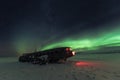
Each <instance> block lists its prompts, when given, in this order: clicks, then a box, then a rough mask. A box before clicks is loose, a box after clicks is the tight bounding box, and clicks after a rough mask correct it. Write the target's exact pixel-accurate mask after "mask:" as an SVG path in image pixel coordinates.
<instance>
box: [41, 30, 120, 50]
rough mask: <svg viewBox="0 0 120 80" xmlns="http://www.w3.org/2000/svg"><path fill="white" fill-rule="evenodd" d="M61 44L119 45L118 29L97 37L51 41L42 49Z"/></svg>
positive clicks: (72, 45)
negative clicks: (51, 42)
mask: <svg viewBox="0 0 120 80" xmlns="http://www.w3.org/2000/svg"><path fill="white" fill-rule="evenodd" d="M63 46H70V47H71V48H72V49H78V48H79V49H82V48H88V49H96V48H99V46H120V31H119V29H118V32H111V33H108V34H104V35H103V36H101V37H99V38H94V39H83V40H82V39H74V38H71V39H70V38H68V39H65V40H63V41H61V42H57V43H53V44H51V45H47V46H46V47H45V48H43V50H44V49H50V48H54V47H63Z"/></svg>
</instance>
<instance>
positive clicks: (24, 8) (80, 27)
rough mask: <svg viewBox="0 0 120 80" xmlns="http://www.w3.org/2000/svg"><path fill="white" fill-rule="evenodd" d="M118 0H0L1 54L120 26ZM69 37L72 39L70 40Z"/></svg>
mask: <svg viewBox="0 0 120 80" xmlns="http://www.w3.org/2000/svg"><path fill="white" fill-rule="evenodd" d="M119 25H120V0H1V1H0V56H15V55H17V54H21V53H24V52H32V51H34V50H35V48H39V50H41V49H42V48H44V47H46V46H48V45H50V44H56V43H58V42H61V41H62V42H64V40H66V39H72V40H78V39H84V38H87V39H96V38H99V37H101V36H103V35H105V34H106V35H109V33H112V32H113V33H114V32H116V34H117V35H119V32H120V31H119V30H120V26H119ZM70 41H71V40H70Z"/></svg>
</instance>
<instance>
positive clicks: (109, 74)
mask: <svg viewBox="0 0 120 80" xmlns="http://www.w3.org/2000/svg"><path fill="white" fill-rule="evenodd" d="M119 61H120V54H89V55H76V56H74V57H72V58H70V59H69V60H68V61H67V62H66V63H64V64H47V65H33V64H29V63H19V62H18V61H17V58H0V80H120V62H119Z"/></svg>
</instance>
